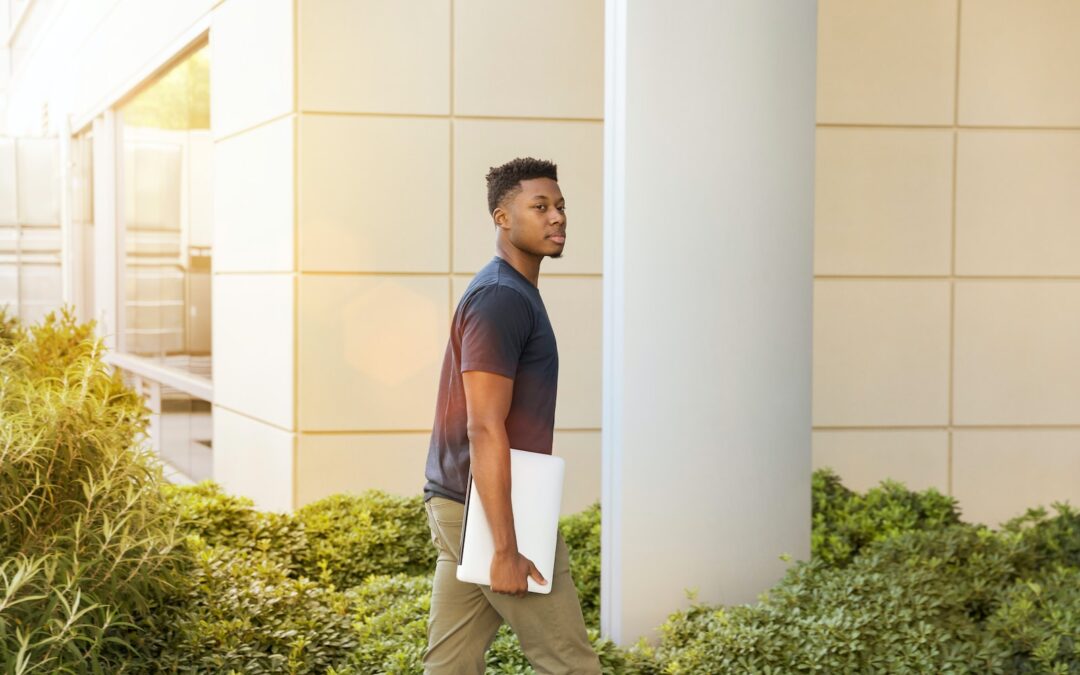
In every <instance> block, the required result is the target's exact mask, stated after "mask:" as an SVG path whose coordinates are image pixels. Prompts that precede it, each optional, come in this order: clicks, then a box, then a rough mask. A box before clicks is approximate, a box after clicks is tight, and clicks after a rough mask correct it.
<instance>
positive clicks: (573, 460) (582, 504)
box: [552, 431, 600, 516]
mask: <svg viewBox="0 0 1080 675" xmlns="http://www.w3.org/2000/svg"><path fill="white" fill-rule="evenodd" d="M552 454H553V455H555V456H557V457H562V458H563V459H564V460H566V475H565V477H564V478H563V498H562V514H563V515H564V516H566V515H570V514H572V513H578V512H579V511H582V510H583V509H585V508H587V507H588V506H590V505H592V504H593V503H594V502H598V501H600V432H599V431H556V432H555V440H554V442H553V448H552Z"/></svg>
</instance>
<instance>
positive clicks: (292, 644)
mask: <svg viewBox="0 0 1080 675" xmlns="http://www.w3.org/2000/svg"><path fill="white" fill-rule="evenodd" d="M186 545H187V546H188V547H189V549H190V551H191V552H192V554H193V557H194V561H195V564H194V565H193V566H192V567H190V568H189V569H186V570H185V571H184V574H183V576H182V577H181V579H180V580H179V581H178V588H179V590H178V592H177V593H175V594H174V595H172V596H171V597H169V598H168V599H167V600H166V601H164V602H162V603H160V604H159V605H158V606H156V607H154V608H152V609H153V611H150V612H148V613H146V614H144V615H142V616H140V617H138V618H139V625H140V628H141V630H140V631H139V633H138V634H137V635H132V636H131V637H130V640H131V641H132V642H133V644H135V645H136V646H137V649H138V652H139V654H140V658H139V661H138V663H139V670H141V671H143V672H154V673H178V672H182V673H190V672H215V673H219V672H220V673H226V672H234V671H235V672H242V673H323V672H326V670H327V669H328V668H330V667H331V666H332V665H334V664H337V663H341V662H342V661H343V660H344V659H345V658H346V657H347V656H348V654H350V653H351V652H352V651H353V650H354V649H356V647H357V645H358V641H357V636H356V633H355V631H353V630H352V627H351V622H352V618H351V615H352V612H351V609H350V608H351V604H352V603H351V602H350V600H349V598H348V597H347V596H346V595H345V594H344V593H342V592H340V591H337V590H335V589H334V588H333V587H331V586H328V585H326V584H323V583H321V582H319V581H317V580H312V579H310V578H308V577H303V576H301V577H299V578H296V577H294V576H292V575H291V574H290V570H289V568H288V567H286V566H285V565H283V564H281V562H280V560H279V558H278V557H277V556H273V555H267V554H264V553H262V552H258V551H250V550H231V549H229V548H227V547H224V546H220V545H218V546H210V545H208V544H206V542H204V541H203V540H202V539H201V538H200V537H199V536H197V535H191V536H189V537H188V539H187V541H186Z"/></svg>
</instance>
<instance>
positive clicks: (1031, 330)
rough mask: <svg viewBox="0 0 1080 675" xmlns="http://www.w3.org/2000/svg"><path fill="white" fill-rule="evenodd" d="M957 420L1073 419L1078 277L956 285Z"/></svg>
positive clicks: (1079, 404)
mask: <svg viewBox="0 0 1080 675" xmlns="http://www.w3.org/2000/svg"><path fill="white" fill-rule="evenodd" d="M955 340H956V346H955V350H956V356H955V368H956V374H955V383H954V396H955V400H954V413H955V417H954V419H955V421H956V422H957V423H958V424H1078V423H1080V349H1078V348H1077V345H1080V281H967V282H958V283H957V285H956V338H955Z"/></svg>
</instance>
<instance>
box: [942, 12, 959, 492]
mask: <svg viewBox="0 0 1080 675" xmlns="http://www.w3.org/2000/svg"><path fill="white" fill-rule="evenodd" d="M962 3H963V0H956V51H955V52H954V54H955V57H954V59H955V60H954V62H953V120H952V123H953V126H952V137H953V138H952V141H953V147H952V151H953V152H952V210H951V213H950V229H951V233H950V234H951V248H952V251H951V256H950V258H949V373H948V380H949V390H948V397H949V432H948V434H947V439H948V455H947V459H948V462H947V474H946V480H947V483H946V487H947V488H948V494H949V496H950V497H953V496H955V490H954V487H953V484H954V473H955V472H954V461H953V460H954V456H953V436H954V435H955V433H954V429H955V424H956V419H955V401H954V398H955V396H956V384H955V379H956V184H957V175H958V166H959V161H958V159H959V157H958V156H959V150H960V140H959V139H960V131H959V125H960V35H961V33H960V16H961V6H962Z"/></svg>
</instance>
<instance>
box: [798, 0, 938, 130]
mask: <svg viewBox="0 0 1080 675" xmlns="http://www.w3.org/2000/svg"><path fill="white" fill-rule="evenodd" d="M956 13H957V12H956V0H884V1H879V2H866V1H865V0H821V1H820V2H819V3H818V47H817V57H818V58H817V121H818V123H849V122H850V123H858V124H952V121H953V98H954V91H955V78H956V70H955V69H956Z"/></svg>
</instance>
